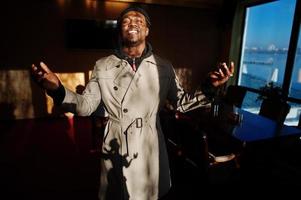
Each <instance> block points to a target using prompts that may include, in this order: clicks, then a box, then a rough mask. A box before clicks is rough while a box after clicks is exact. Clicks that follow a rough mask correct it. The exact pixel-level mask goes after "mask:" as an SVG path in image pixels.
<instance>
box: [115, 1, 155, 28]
mask: <svg viewBox="0 0 301 200" xmlns="http://www.w3.org/2000/svg"><path fill="white" fill-rule="evenodd" d="M130 11H136V12H139V13H141V14H142V15H143V16H144V17H145V20H146V23H147V26H148V27H150V25H151V22H150V17H149V15H148V14H147V12H146V11H145V10H144V9H143V8H141V7H140V6H137V5H131V6H129V7H128V8H126V9H125V10H123V11H122V12H121V13H120V15H119V17H118V24H119V26H120V24H121V20H122V17H123V16H124V15H125V14H126V13H128V12H130Z"/></svg>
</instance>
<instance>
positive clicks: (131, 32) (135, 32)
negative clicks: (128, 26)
mask: <svg viewBox="0 0 301 200" xmlns="http://www.w3.org/2000/svg"><path fill="white" fill-rule="evenodd" d="M137 33H138V31H137V30H130V31H129V34H137Z"/></svg>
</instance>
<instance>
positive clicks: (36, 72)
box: [31, 62, 60, 90]
mask: <svg viewBox="0 0 301 200" xmlns="http://www.w3.org/2000/svg"><path fill="white" fill-rule="evenodd" d="M31 73H32V75H33V77H34V79H35V80H36V81H37V82H38V84H39V85H40V86H41V87H42V88H44V89H46V90H56V89H58V87H59V86H60V80H59V78H58V77H57V75H56V74H54V73H53V72H52V71H51V70H50V69H49V68H48V67H47V65H45V64H44V63H43V62H40V67H37V66H35V65H34V64H32V65H31Z"/></svg>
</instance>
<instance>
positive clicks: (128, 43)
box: [122, 38, 143, 47]
mask: <svg viewBox="0 0 301 200" xmlns="http://www.w3.org/2000/svg"><path fill="white" fill-rule="evenodd" d="M142 43H143V41H140V40H131V39H127V38H123V40H122V44H123V45H124V46H126V47H137V46H139V45H140V44H142Z"/></svg>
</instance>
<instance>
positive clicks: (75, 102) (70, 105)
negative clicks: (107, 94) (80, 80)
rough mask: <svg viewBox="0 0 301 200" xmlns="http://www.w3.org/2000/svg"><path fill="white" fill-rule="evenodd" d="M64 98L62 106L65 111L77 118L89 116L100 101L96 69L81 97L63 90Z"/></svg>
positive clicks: (66, 89)
mask: <svg viewBox="0 0 301 200" xmlns="http://www.w3.org/2000/svg"><path fill="white" fill-rule="evenodd" d="M65 93H66V95H65V98H64V100H63V103H62V106H63V108H64V109H65V110H67V111H69V112H73V113H75V114H77V115H79V116H89V115H91V114H92V113H93V112H94V111H95V110H96V109H97V107H98V105H99V104H100V101H101V93H100V87H99V83H98V80H97V76H96V67H94V70H93V72H92V76H91V79H90V80H89V82H88V84H87V86H86V88H85V90H84V92H83V94H82V95H80V94H77V93H75V92H73V91H71V90H69V89H68V88H65Z"/></svg>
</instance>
